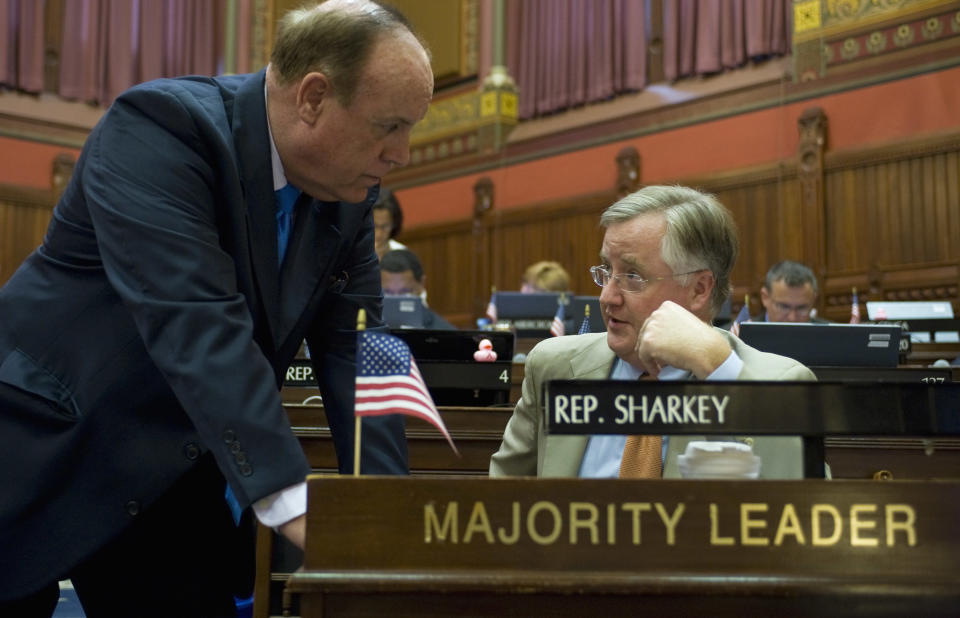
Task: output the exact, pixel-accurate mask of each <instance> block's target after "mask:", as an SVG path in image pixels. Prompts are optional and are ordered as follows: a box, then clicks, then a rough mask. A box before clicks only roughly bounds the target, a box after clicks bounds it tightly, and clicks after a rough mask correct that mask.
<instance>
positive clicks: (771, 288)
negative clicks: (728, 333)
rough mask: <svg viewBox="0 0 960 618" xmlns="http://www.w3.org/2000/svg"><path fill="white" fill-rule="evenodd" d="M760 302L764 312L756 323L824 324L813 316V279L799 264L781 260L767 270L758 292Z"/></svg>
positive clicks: (809, 272) (815, 286) (814, 293)
mask: <svg viewBox="0 0 960 618" xmlns="http://www.w3.org/2000/svg"><path fill="white" fill-rule="evenodd" d="M760 302H762V303H763V308H764V310H765V313H764V315H763V317H762V318H759V319H758V320H756V321H760V322H816V323H820V324H826V323H827V322H828V320H822V319H820V318H818V317H816V316H815V315H814V314H815V309H814V307H815V305H816V303H817V278H816V277H815V276H814V274H813V271H812V270H810V269H809V268H807V267H806V266H804V265H803V264H801V263H799V262H792V261H790V260H783V261H782V262H777V263H776V264H774V265H773V266H771V267H770V270H769V271H767V278H766V279H765V280H764V282H763V287H762V288H761V289H760Z"/></svg>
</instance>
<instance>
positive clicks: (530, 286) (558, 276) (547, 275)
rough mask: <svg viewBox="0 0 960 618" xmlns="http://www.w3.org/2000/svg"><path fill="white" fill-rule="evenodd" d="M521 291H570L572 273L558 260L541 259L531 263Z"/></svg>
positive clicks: (532, 292) (529, 292)
mask: <svg viewBox="0 0 960 618" xmlns="http://www.w3.org/2000/svg"><path fill="white" fill-rule="evenodd" d="M520 291H521V292H523V293H524V294H534V293H536V292H569V291H570V275H569V274H568V273H567V271H566V270H564V268H563V266H561V265H560V264H558V263H557V262H550V261H546V260H544V261H541V262H537V263H536V264H531V265H530V267H529V268H527V270H526V271H525V272H524V273H523V282H522V284H521V286H520Z"/></svg>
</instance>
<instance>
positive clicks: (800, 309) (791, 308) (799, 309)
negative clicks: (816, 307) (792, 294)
mask: <svg viewBox="0 0 960 618" xmlns="http://www.w3.org/2000/svg"><path fill="white" fill-rule="evenodd" d="M773 306H774V307H775V308H776V310H777V311H779V312H780V313H796V314H797V315H798V316H805V315H810V310H811V309H813V307H811V306H810V305H788V304H786V303H778V302H777V301H773Z"/></svg>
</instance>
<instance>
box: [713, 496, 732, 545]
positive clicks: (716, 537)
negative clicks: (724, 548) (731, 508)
mask: <svg viewBox="0 0 960 618" xmlns="http://www.w3.org/2000/svg"><path fill="white" fill-rule="evenodd" d="M719 520H720V509H718V508H717V505H716V503H715V502H711V503H710V544H711V545H733V537H732V536H720V521H719Z"/></svg>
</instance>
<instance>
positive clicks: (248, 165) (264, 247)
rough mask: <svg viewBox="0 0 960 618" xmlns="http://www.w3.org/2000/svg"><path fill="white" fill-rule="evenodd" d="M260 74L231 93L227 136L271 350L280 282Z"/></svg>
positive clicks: (277, 325) (277, 340)
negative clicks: (233, 151) (234, 94)
mask: <svg viewBox="0 0 960 618" xmlns="http://www.w3.org/2000/svg"><path fill="white" fill-rule="evenodd" d="M264 75H265V71H260V72H259V73H257V74H256V76H255V77H253V78H251V79H249V80H247V81H246V83H244V84H243V85H242V86H241V87H240V89H239V90H238V91H237V98H236V104H235V109H234V114H233V135H234V145H235V147H236V149H237V164H238V166H239V168H240V178H241V179H242V181H243V192H244V198H245V201H246V209H247V234H248V238H249V242H250V260H251V262H252V263H253V270H254V274H255V280H256V285H257V288H258V290H257V291H258V292H259V297H260V299H261V301H262V303H263V308H264V311H265V312H266V315H267V322H268V325H269V328H270V332H271V334H272V339H273V342H272V343H273V344H274V347H275V348H276V347H279V343H280V338H279V337H278V334H279V331H280V322H281V316H280V277H279V273H278V272H277V218H276V212H277V211H276V204H275V202H274V193H273V172H272V169H273V168H272V166H271V163H270V135H269V133H268V131H267V111H266V106H265V100H264V95H263V85H264Z"/></svg>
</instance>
